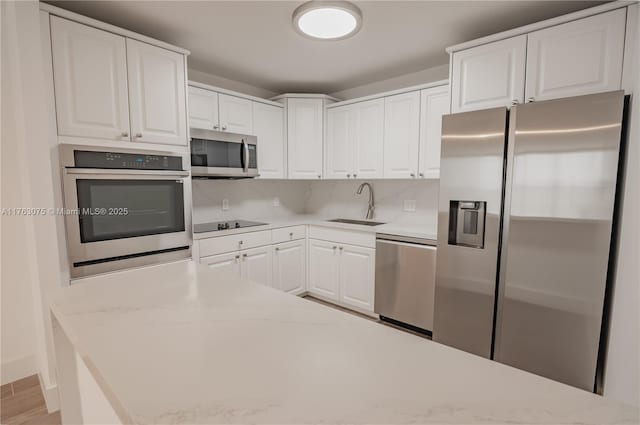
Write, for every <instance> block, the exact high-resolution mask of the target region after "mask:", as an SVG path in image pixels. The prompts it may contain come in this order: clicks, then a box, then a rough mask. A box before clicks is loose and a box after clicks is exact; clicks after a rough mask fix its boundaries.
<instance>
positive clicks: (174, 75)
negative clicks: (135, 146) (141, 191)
mask: <svg viewBox="0 0 640 425" xmlns="http://www.w3.org/2000/svg"><path fill="white" fill-rule="evenodd" d="M127 68H128V74H129V102H130V104H131V133H132V139H131V140H133V141H135V142H148V143H162V144H170V145H187V125H186V124H187V122H186V121H187V116H186V115H187V114H186V96H185V92H186V85H185V59H184V55H182V54H179V53H176V52H172V51H170V50H166V49H163V48H160V47H156V46H152V45H150V44H146V43H141V42H139V41H136V40H132V39H127Z"/></svg>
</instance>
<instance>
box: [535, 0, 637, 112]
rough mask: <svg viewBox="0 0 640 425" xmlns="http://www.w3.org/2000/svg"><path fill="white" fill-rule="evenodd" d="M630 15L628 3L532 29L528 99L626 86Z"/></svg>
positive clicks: (596, 91)
mask: <svg viewBox="0 0 640 425" xmlns="http://www.w3.org/2000/svg"><path fill="white" fill-rule="evenodd" d="M625 21H626V10H625V9H624V8H622V9H617V10H614V11H611V12H608V13H603V14H600V15H596V16H592V17H589V18H585V19H580V20H577V21H573V22H569V23H566V24H563V25H558V26H554V27H551V28H546V29H543V30H540V31H535V32H532V33H530V34H529V38H528V45H527V89H526V98H527V100H528V101H532V100H547V99H556V98H561V97H570V96H579V95H583V94H589V93H598V92H604V91H611V90H618V89H620V84H621V80H622V60H623V51H624V33H625Z"/></svg>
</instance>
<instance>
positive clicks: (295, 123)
mask: <svg viewBox="0 0 640 425" xmlns="http://www.w3.org/2000/svg"><path fill="white" fill-rule="evenodd" d="M323 112H324V100H323V99H314V98H290V99H287V147H288V148H287V151H288V155H287V162H288V171H289V173H288V176H289V178H290V179H319V178H322V151H323V147H322V139H323ZM258 143H260V142H258Z"/></svg>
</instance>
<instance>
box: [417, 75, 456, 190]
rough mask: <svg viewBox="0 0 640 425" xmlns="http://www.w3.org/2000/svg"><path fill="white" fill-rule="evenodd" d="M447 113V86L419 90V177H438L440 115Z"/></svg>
mask: <svg viewBox="0 0 640 425" xmlns="http://www.w3.org/2000/svg"><path fill="white" fill-rule="evenodd" d="M448 113H449V86H442V87H434V88H430V89H425V90H422V91H421V92H420V157H419V165H418V171H419V173H418V175H419V176H420V177H421V178H426V179H437V178H439V177H440V144H441V140H440V137H441V135H442V116H443V115H446V114H448Z"/></svg>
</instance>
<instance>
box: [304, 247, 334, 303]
mask: <svg viewBox="0 0 640 425" xmlns="http://www.w3.org/2000/svg"><path fill="white" fill-rule="evenodd" d="M338 258H339V257H338V244H336V243H333V242H326V241H319V240H315V239H309V289H308V291H309V293H310V294H316V295H320V296H321V297H324V298H327V299H330V300H333V301H338V299H339V296H338V284H339V283H338Z"/></svg>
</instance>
